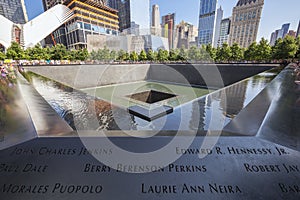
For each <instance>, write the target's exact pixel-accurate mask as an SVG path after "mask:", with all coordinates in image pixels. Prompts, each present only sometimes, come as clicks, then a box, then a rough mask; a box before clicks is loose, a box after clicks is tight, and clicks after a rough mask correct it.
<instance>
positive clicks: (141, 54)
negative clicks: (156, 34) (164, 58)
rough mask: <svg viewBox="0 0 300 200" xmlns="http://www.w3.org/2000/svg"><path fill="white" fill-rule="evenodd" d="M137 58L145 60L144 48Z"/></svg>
mask: <svg viewBox="0 0 300 200" xmlns="http://www.w3.org/2000/svg"><path fill="white" fill-rule="evenodd" d="M139 60H141V61H144V60H147V54H146V52H145V50H144V49H143V50H142V51H141V52H140V54H139Z"/></svg>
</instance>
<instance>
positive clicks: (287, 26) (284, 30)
mask: <svg viewBox="0 0 300 200" xmlns="http://www.w3.org/2000/svg"><path fill="white" fill-rule="evenodd" d="M289 29H290V23H286V24H283V25H282V27H281V29H280V30H279V32H278V36H277V39H279V38H281V39H283V38H284V37H285V36H286V34H287V33H288V32H289Z"/></svg>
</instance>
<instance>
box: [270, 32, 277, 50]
mask: <svg viewBox="0 0 300 200" xmlns="http://www.w3.org/2000/svg"><path fill="white" fill-rule="evenodd" d="M278 32H279V30H276V31H274V32H273V33H272V34H271V38H270V45H271V46H274V45H275V42H276V40H277V36H278Z"/></svg>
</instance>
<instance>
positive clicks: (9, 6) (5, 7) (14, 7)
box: [0, 0, 28, 24]
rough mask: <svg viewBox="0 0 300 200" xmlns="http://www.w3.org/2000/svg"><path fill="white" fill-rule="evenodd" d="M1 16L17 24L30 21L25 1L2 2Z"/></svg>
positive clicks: (0, 0) (10, 0) (0, 1)
mask: <svg viewBox="0 0 300 200" xmlns="http://www.w3.org/2000/svg"><path fill="white" fill-rule="evenodd" d="M0 15H2V16H4V17H6V18H7V19H9V20H10V21H12V22H14V23H16V24H25V23H26V22H27V21H28V17H27V12H26V7H25V2H24V0H14V1H12V0H0Z"/></svg>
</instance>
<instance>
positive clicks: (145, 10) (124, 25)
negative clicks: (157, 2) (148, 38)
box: [107, 0, 150, 34]
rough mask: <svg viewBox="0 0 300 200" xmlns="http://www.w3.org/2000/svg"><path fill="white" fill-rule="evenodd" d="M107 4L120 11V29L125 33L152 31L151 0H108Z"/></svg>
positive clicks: (146, 32)
mask: <svg viewBox="0 0 300 200" xmlns="http://www.w3.org/2000/svg"><path fill="white" fill-rule="evenodd" d="M107 5H108V6H109V7H111V8H113V9H115V10H117V11H118V15H119V27H120V31H122V32H124V33H125V34H148V33H149V32H150V31H149V30H150V0H107ZM137 29H139V30H137Z"/></svg>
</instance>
